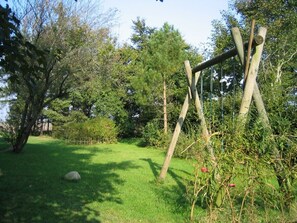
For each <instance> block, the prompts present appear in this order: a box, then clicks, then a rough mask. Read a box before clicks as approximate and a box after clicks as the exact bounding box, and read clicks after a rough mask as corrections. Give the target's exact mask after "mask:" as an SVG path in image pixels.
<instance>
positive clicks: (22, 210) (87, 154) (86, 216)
mask: <svg viewBox="0 0 297 223" xmlns="http://www.w3.org/2000/svg"><path fill="white" fill-rule="evenodd" d="M4 148H5V145H4V144H3V143H0V150H2V149H4ZM163 160H164V152H162V151H160V150H154V149H147V148H142V147H139V146H137V144H135V143H134V144H133V143H131V142H122V143H118V144H112V145H107V144H100V145H92V146H73V145H66V144H64V143H63V142H61V141H58V140H53V139H51V138H45V137H41V138H37V137H31V138H30V140H29V142H28V144H27V146H26V147H25V149H24V151H23V152H22V153H21V154H13V153H0V222H4V223H5V222H17V223H22V222H24V223H25V222H26V223H27V222H30V223H31V222H55V223H56V222H63V223H64V222H104V223H105V222H166V223H167V222H168V223H169V222H185V221H186V220H187V218H188V216H189V210H188V209H189V205H188V204H187V202H186V200H185V198H184V194H185V179H187V178H189V177H190V176H191V175H192V173H193V166H192V164H191V163H190V162H188V161H185V160H180V159H173V160H172V162H171V167H170V169H169V172H168V176H167V178H166V181H165V182H164V183H163V184H162V185H157V184H156V183H155V178H156V176H158V173H159V172H160V168H161V166H162V163H163ZM72 170H76V171H78V172H79V173H80V174H81V178H82V179H81V180H80V181H79V182H77V183H73V182H67V181H65V180H63V179H62V177H63V175H64V174H66V173H67V172H69V171H72Z"/></svg>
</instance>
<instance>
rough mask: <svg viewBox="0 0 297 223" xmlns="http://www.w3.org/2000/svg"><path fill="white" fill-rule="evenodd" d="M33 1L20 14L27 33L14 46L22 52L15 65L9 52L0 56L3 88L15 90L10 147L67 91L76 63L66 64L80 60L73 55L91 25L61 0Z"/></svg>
mask: <svg viewBox="0 0 297 223" xmlns="http://www.w3.org/2000/svg"><path fill="white" fill-rule="evenodd" d="M35 4H36V5H34V4H29V6H30V7H32V8H30V10H28V11H29V12H30V13H27V14H26V16H25V17H24V18H23V20H22V22H23V23H22V32H23V34H22V36H26V39H27V40H23V44H22V45H21V47H19V49H18V55H21V57H22V58H20V59H19V58H17V59H19V60H16V61H15V63H16V64H17V66H12V62H11V61H12V60H11V59H10V58H9V55H8V54H7V55H8V56H5V57H4V60H3V61H4V63H6V66H3V67H4V68H5V72H6V73H7V75H8V92H9V93H11V94H12V95H14V96H15V98H14V100H12V101H11V103H10V112H9V120H8V122H9V123H10V124H11V126H13V128H12V130H13V131H12V132H11V143H12V147H13V151H14V152H20V151H22V149H23V147H24V145H25V144H26V142H27V140H28V137H29V135H30V132H31V129H32V126H33V125H34V124H35V122H36V120H37V118H38V116H39V115H40V113H41V111H42V110H43V108H45V107H47V106H48V105H49V104H50V102H52V101H54V100H55V99H56V98H60V97H62V96H65V95H66V94H68V90H69V89H70V84H71V83H73V80H74V79H73V78H72V77H74V75H73V74H74V73H75V68H77V66H71V65H73V63H74V61H77V60H79V59H78V57H77V55H79V53H80V52H82V51H83V49H84V46H85V42H84V40H85V37H86V36H87V35H88V33H89V30H90V26H88V24H86V23H84V22H85V21H82V20H80V18H79V16H78V14H75V13H74V12H73V11H72V13H71V12H70V11H67V10H70V8H69V7H67V5H65V4H63V3H59V4H56V2H51V3H49V2H48V1H43V0H40V1H36V2H35ZM34 6H36V7H34ZM77 34H79V35H77ZM10 38H12V39H13V38H14V35H10ZM24 39H25V38H24ZM29 40H30V41H29ZM4 47H6V46H5V45H4ZM10 67H14V68H13V69H9V68H10Z"/></svg>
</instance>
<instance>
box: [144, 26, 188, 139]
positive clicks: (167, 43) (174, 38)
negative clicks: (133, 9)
mask: <svg viewBox="0 0 297 223" xmlns="http://www.w3.org/2000/svg"><path fill="white" fill-rule="evenodd" d="M187 49H189V46H188V45H187V44H186V43H185V41H184V40H183V39H182V37H181V34H180V33H179V32H178V31H177V30H175V29H174V27H173V26H170V25H169V24H168V23H165V24H164V25H163V27H162V28H161V29H160V30H158V31H156V32H154V33H153V34H152V36H151V37H150V40H149V42H148V49H147V52H146V54H145V62H146V70H147V71H148V72H152V73H153V75H160V76H161V78H162V81H161V82H162V85H163V87H162V88H163V118H164V120H163V121H164V133H165V134H167V132H168V113H167V98H168V95H167V91H168V90H167V85H172V83H171V82H170V80H171V79H172V78H171V77H172V76H174V75H176V74H177V73H178V72H179V71H180V69H181V67H183V61H184V60H185V59H186V50H187ZM158 82H159V80H158V79H156V82H154V83H153V84H154V85H155V86H159V83H158ZM155 103H156V102H155Z"/></svg>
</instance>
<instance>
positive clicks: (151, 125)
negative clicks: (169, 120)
mask: <svg viewBox="0 0 297 223" xmlns="http://www.w3.org/2000/svg"><path fill="white" fill-rule="evenodd" d="M142 137H143V141H144V144H145V145H146V146H155V147H159V148H164V147H165V146H166V145H167V144H168V142H169V139H170V134H167V135H165V134H164V130H163V129H162V128H161V127H160V124H159V122H158V120H152V121H151V122H148V123H147V124H146V126H145V127H144V130H143V134H142Z"/></svg>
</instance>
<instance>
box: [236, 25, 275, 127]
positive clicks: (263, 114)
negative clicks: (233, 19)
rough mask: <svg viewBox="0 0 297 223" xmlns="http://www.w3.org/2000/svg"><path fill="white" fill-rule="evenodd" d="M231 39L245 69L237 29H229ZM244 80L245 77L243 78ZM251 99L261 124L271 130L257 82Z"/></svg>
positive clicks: (239, 35) (240, 39)
mask: <svg viewBox="0 0 297 223" xmlns="http://www.w3.org/2000/svg"><path fill="white" fill-rule="evenodd" d="M231 33H232V37H233V40H234V43H235V45H236V49H237V53H238V57H239V60H240V63H241V65H242V66H243V67H245V66H244V65H245V59H244V49H243V48H244V47H243V41H242V37H241V34H240V31H239V29H238V28H237V27H234V28H232V29H231ZM245 78H246V77H245ZM253 98H254V101H255V104H256V108H257V111H258V113H259V116H260V119H261V121H262V123H263V124H264V125H265V127H266V128H271V127H270V124H269V119H268V115H267V112H266V109H265V106H264V102H263V99H262V97H261V93H260V90H259V87H258V84H257V82H255V86H254V91H253Z"/></svg>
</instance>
